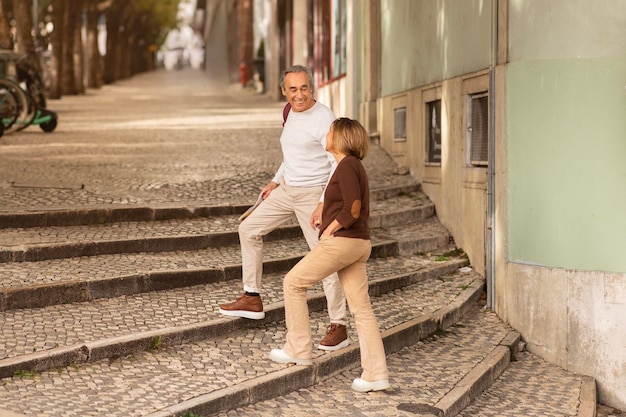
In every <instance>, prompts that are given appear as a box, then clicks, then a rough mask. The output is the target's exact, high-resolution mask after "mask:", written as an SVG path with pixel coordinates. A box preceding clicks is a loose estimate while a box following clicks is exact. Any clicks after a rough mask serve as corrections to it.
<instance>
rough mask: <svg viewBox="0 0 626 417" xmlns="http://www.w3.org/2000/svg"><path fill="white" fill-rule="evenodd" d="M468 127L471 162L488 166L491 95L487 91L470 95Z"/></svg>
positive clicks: (473, 164) (474, 164)
mask: <svg viewBox="0 0 626 417" xmlns="http://www.w3.org/2000/svg"><path fill="white" fill-rule="evenodd" d="M467 120H468V123H469V126H468V127H467V133H468V142H469V163H470V165H472V166H487V165H488V161H489V95H488V94H487V93H486V92H483V93H479V94H471V95H469V96H468V117H467Z"/></svg>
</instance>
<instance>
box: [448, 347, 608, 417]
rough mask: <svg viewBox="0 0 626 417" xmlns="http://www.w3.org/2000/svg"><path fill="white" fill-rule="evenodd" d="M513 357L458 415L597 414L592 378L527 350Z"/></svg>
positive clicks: (486, 416) (586, 415)
mask: <svg viewBox="0 0 626 417" xmlns="http://www.w3.org/2000/svg"><path fill="white" fill-rule="evenodd" d="M515 359H516V360H515V361H513V362H511V363H510V364H509V366H508V367H507V369H505V370H504V372H503V373H502V375H501V376H500V377H499V378H498V379H497V380H496V381H495V382H494V383H493V385H491V386H489V387H487V388H486V389H485V390H484V391H483V392H481V393H480V394H479V395H478V396H477V397H475V399H474V401H472V403H471V404H470V405H468V406H467V407H465V408H464V409H463V410H462V411H461V412H460V413H459V414H458V416H460V417H473V416H476V415H481V416H485V417H489V416H493V417H495V416H577V417H583V416H584V417H595V416H596V412H595V410H596V392H595V391H596V381H595V379H594V378H592V377H589V376H585V375H578V374H575V373H573V372H569V371H565V370H563V369H562V368H560V367H558V366H556V365H553V364H550V363H547V362H546V361H544V360H542V359H541V358H539V357H538V356H536V355H533V354H532V353H530V352H527V351H522V352H519V353H517V354H516V355H515ZM530 405H532V410H531V407H530Z"/></svg>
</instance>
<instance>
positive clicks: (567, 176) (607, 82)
mask: <svg viewBox="0 0 626 417" xmlns="http://www.w3.org/2000/svg"><path fill="white" fill-rule="evenodd" d="M506 84H507V87H506V88H507V94H506V96H507V99H506V107H507V111H506V115H507V116H506V118H507V120H506V132H507V133H506V134H507V139H506V142H507V149H506V151H507V159H508V163H507V166H508V173H507V185H508V188H507V207H508V242H509V245H508V258H509V260H510V261H513V262H522V263H529V264H537V265H545V266H551V267H559V268H566V269H579V270H598V271H607V272H626V256H624V255H625V254H626V55H622V56H618V57H613V58H587V59H557V60H534V61H519V62H515V63H511V64H509V67H508V69H507V82H506Z"/></svg>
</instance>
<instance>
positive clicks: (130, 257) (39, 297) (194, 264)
mask: <svg viewBox="0 0 626 417" xmlns="http://www.w3.org/2000/svg"><path fill="white" fill-rule="evenodd" d="M378 233H381V234H382V238H379V237H378ZM404 233H407V234H410V235H411V236H413V238H412V239H413V241H415V242H418V243H415V246H420V248H422V249H428V250H424V251H423V252H427V251H433V250H436V249H438V248H443V247H445V245H447V244H448V242H449V233H448V232H447V231H446V230H445V228H443V227H442V226H441V225H440V224H439V223H438V222H437V221H436V220H435V219H431V220H429V221H424V222H422V223H413V224H410V225H409V226H408V227H405V228H404ZM388 237H390V232H389V231H388V230H386V229H374V230H372V246H373V248H372V257H374V258H375V257H385V256H393V255H397V254H399V253H400V252H401V248H402V249H403V250H402V253H403V254H408V253H409V251H407V250H406V249H405V248H404V247H403V245H401V241H398V240H387V238H388ZM403 239H404V240H403V241H402V242H404V244H406V237H403ZM308 250H309V249H308V246H307V244H306V242H305V241H304V238H303V237H302V236H300V237H298V238H291V239H280V240H273V241H269V242H267V243H266V244H265V250H264V253H265V258H264V272H266V273H271V272H275V271H285V270H286V269H288V268H291V267H292V266H293V265H294V264H295V263H296V262H297V261H298V260H299V259H300V258H301V257H302V256H303V255H304V254H306V253H307V252H308ZM0 276H1V277H2V278H3V279H2V282H0V311H6V310H12V309H18V308H28V307H44V306H48V305H54V304H62V303H75V302H82V301H90V300H95V299H99V298H107V297H116V296H120V295H130V294H136V293H141V292H147V291H158V290H166V289H171V288H179V287H184V286H190V285H200V284H206V283H210V282H220V281H226V280H230V279H237V280H239V279H240V278H241V250H240V247H239V244H238V243H237V244H231V245H229V246H220V247H215V248H214V247H209V248H206V249H198V250H193V251H176V252H145V253H120V254H110V255H97V256H84V257H77V258H71V259H52V260H45V261H39V262H7V263H0Z"/></svg>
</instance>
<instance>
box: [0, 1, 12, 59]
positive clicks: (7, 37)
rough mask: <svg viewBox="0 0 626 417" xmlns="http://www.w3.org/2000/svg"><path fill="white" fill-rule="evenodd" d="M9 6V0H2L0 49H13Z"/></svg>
mask: <svg viewBox="0 0 626 417" xmlns="http://www.w3.org/2000/svg"><path fill="white" fill-rule="evenodd" d="M9 12H10V10H9V7H8V2H7V0H0V49H9V50H12V49H13V39H11V26H10V25H9V17H8V16H9Z"/></svg>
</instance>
